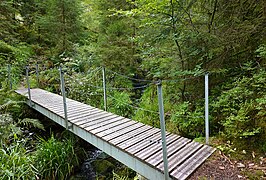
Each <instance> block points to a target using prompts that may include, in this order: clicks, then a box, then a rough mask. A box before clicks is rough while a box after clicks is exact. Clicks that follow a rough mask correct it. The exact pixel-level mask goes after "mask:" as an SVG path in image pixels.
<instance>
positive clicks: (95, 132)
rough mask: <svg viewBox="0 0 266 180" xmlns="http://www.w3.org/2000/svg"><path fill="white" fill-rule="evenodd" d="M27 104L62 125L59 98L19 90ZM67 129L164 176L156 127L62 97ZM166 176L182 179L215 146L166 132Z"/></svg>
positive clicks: (157, 179)
mask: <svg viewBox="0 0 266 180" xmlns="http://www.w3.org/2000/svg"><path fill="white" fill-rule="evenodd" d="M16 92H17V93H19V94H21V95H23V96H26V97H27V98H28V100H27V104H28V105H29V106H31V107H32V108H33V109H35V110H37V111H38V112H40V113H42V114H43V115H45V116H46V117H48V118H50V119H51V120H53V121H55V122H56V123H58V124H59V125H61V126H63V127H65V125H66V122H65V114H64V104H63V98H62V96H60V95H57V94H53V93H50V92H47V91H45V90H42V89H31V90H30V96H31V100H29V95H28V90H27V89H20V90H17V91H16ZM66 103H67V116H68V118H67V119H68V127H69V131H71V132H73V133H74V134H76V135H77V136H79V137H81V138H82V139H84V140H86V141H87V142H89V143H90V144H92V145H94V146H95V147H97V148H99V149H101V150H102V151H104V152H105V153H107V154H109V155H110V156H112V157H113V158H115V159H117V160H118V161H120V162H122V163H123V164H125V165H126V166H128V167H129V168H131V169H133V170H135V171H136V172H138V173H139V174H141V175H143V176H144V177H146V178H148V179H151V180H162V179H164V178H165V176H164V162H163V150H162V140H161V132H160V129H158V128H154V127H151V126H148V125H145V124H142V123H139V122H136V121H133V120H131V119H127V118H124V117H121V116H118V115H115V114H112V113H109V112H106V111H103V110H100V109H97V108H95V107H92V106H89V105H87V104H83V103H81V102H78V101H74V100H71V99H66ZM166 146H167V159H168V169H169V177H170V179H186V178H187V177H189V176H190V175H191V174H192V172H193V171H195V170H196V169H197V168H198V167H199V166H200V165H201V164H202V163H203V162H204V161H205V160H206V159H207V158H208V157H209V156H210V155H211V154H212V153H213V152H214V151H215V149H214V148H212V147H210V146H208V145H203V144H200V143H198V142H194V141H192V140H190V139H187V138H184V137H180V136H178V135H175V134H171V133H166Z"/></svg>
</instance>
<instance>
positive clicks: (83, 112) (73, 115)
mask: <svg viewBox="0 0 266 180" xmlns="http://www.w3.org/2000/svg"><path fill="white" fill-rule="evenodd" d="M99 112H104V111H99V110H98V109H96V108H94V109H93V108H91V109H90V108H85V109H77V110H71V111H69V113H68V114H69V117H68V118H69V119H71V121H73V122H76V120H79V119H80V118H82V117H84V116H87V115H88V114H93V113H94V114H96V113H99Z"/></svg>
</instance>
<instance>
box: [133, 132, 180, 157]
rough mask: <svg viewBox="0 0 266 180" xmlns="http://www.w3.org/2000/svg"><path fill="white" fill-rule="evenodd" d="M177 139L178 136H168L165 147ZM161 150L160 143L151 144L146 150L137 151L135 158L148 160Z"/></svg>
mask: <svg viewBox="0 0 266 180" xmlns="http://www.w3.org/2000/svg"><path fill="white" fill-rule="evenodd" d="M179 138H180V137H179V136H176V135H173V134H171V135H170V136H167V137H166V143H167V145H169V144H171V143H173V142H174V141H176V140H177V139H179ZM161 149H162V143H161V142H159V143H157V144H153V145H151V146H149V147H148V148H146V149H143V150H141V151H139V152H138V153H136V154H135V156H136V157H138V158H140V159H142V160H145V159H147V158H149V157H150V156H152V155H153V154H154V153H156V152H158V151H160V150H161Z"/></svg>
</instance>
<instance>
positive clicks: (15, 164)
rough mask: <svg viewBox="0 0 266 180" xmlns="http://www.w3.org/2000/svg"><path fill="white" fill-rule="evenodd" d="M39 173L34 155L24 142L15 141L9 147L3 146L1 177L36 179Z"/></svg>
mask: <svg viewBox="0 0 266 180" xmlns="http://www.w3.org/2000/svg"><path fill="white" fill-rule="evenodd" d="M37 174H38V173H37V169H36V168H35V167H34V166H33V161H32V156H31V155H30V154H29V153H28V152H27V150H26V149H25V144H24V142H23V143H21V142H15V143H13V144H12V145H11V146H9V147H3V146H2V147H1V149H0V176H1V179H36V177H37Z"/></svg>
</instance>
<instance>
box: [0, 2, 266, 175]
mask: <svg viewBox="0 0 266 180" xmlns="http://www.w3.org/2000/svg"><path fill="white" fill-rule="evenodd" d="M265 7H266V4H265V1H263V0H259V1H255V0H247V1H244V2H242V1H230V2H228V1H218V0H197V1H195V0H191V1H182V0H177V1H172V0H170V1H165V0H162V1H155V0H145V1H144V0H134V1H131V0H127V1H126V0H117V1H109V0H102V1H94V0H62V1H57V0H48V1H45V2H43V1H41V0H19V1H11V0H4V1H1V2H0V9H1V12H0V20H1V22H2V23H1V24H0V64H1V65H2V66H1V67H0V75H1V76H0V82H1V84H0V86H1V87H2V90H1V99H0V101H1V123H2V125H3V126H1V128H2V129H3V132H12V133H11V134H5V133H2V134H1V138H3V139H5V140H3V141H4V143H3V144H5V143H7V144H8V145H11V144H13V143H14V144H13V145H12V146H10V147H14V148H15V147H16V148H15V149H13V150H14V151H16V150H19V149H22V151H21V153H24V154H25V153H27V154H31V153H29V152H28V151H27V150H25V151H24V150H23V149H25V147H27V146H26V144H28V141H27V142H25V146H24V145H23V144H21V143H20V144H19V145H18V146H17V145H16V142H18V141H19V142H20V141H21V140H22V139H24V138H25V137H24V136H23V132H21V133H19V132H20V131H19V129H20V128H18V125H19V124H20V125H22V127H24V126H27V124H28V123H25V122H26V120H24V119H23V120H19V114H20V113H21V112H19V111H21V110H19V108H17V103H20V101H16V102H13V101H9V100H7V99H6V98H3V97H12V98H13V96H14V95H13V94H12V93H10V92H8V93H7V89H8V86H9V82H8V71H7V65H8V64H10V65H11V79H12V82H13V84H14V88H16V87H19V86H21V85H25V65H28V64H29V65H30V69H31V73H30V76H31V78H30V81H31V86H32V87H37V85H38V83H37V81H36V75H35V72H34V69H35V64H36V63H38V64H39V67H40V75H39V87H40V88H44V89H47V90H49V91H52V92H60V90H59V73H58V70H57V67H58V66H59V64H60V63H62V64H63V65H64V68H65V72H66V76H65V77H66V90H67V94H68V97H70V98H73V99H76V100H78V101H82V102H85V103H88V104H90V105H93V106H96V107H100V108H103V98H102V93H103V92H102V88H101V86H102V79H101V78H102V74H101V69H98V68H99V67H105V68H106V79H107V88H109V89H108V93H107V94H108V107H109V111H111V112H114V113H116V114H119V115H122V116H126V117H130V118H132V119H135V120H138V121H141V122H143V123H146V124H149V125H152V126H155V127H159V118H158V114H157V112H158V105H157V104H158V103H157V91H156V86H155V85H153V84H149V81H156V80H158V79H165V80H174V81H165V82H163V91H164V103H165V119H166V126H167V130H168V131H171V132H174V133H177V134H181V135H182V136H186V137H189V138H197V139H202V137H204V119H203V117H202V116H203V115H204V81H203V76H202V75H203V74H205V73H206V72H209V75H210V76H209V77H210V130H211V136H212V137H213V138H212V139H213V141H212V143H214V145H215V146H217V147H218V148H219V149H221V150H222V151H224V152H227V153H229V154H230V153H231V154H232V155H233V154H234V155H237V154H238V153H239V152H241V151H243V150H245V151H247V152H248V153H249V154H251V153H252V152H253V151H254V152H256V153H258V154H262V156H264V153H265V152H266V119H265V118H266V100H265V99H266V94H265V92H266V83H265V82H266V76H265V75H266V69H265V68H266V66H265V63H266V35H265V32H266V9H265ZM121 75H122V76H121ZM123 75H126V76H123ZM137 79H141V80H137ZM143 80H148V81H143ZM21 82H22V83H21ZM139 87H143V88H139ZM5 93H7V94H5ZM147 110H148V111H147ZM22 111H23V110H22ZM6 112H9V113H6ZM10 113H11V114H12V116H11V115H10ZM6 114H7V115H6ZM28 120H29V119H28ZM35 123H36V121H35ZM2 129H1V132H2ZM17 131H18V132H17ZM18 134H22V135H18ZM4 136H5V137H4ZM51 143H52V142H51ZM58 143H59V144H58V146H61V145H62V146H63V145H66V144H68V143H70V142H68V143H66V144H64V141H63V142H58ZM8 147H9V146H8ZM8 147H2V148H6V149H5V151H3V152H1V153H4V154H5V155H3V157H6V158H7V157H9V156H11V155H12V151H11V150H8V149H7V148H8ZM40 147H41V146H38V148H40ZM36 148H37V147H36ZM70 149H71V148H70ZM36 152H37V150H36ZM13 154H15V155H17V154H16V153H13ZM14 158H15V157H14ZM74 159H75V158H74ZM21 161H24V162H25V164H27V162H30V161H34V158H29V159H27V158H26V159H21ZM75 163H76V162H73V165H74V164H75ZM33 164H34V163H33ZM7 167H8V166H7ZM7 167H6V169H8V168H7ZM23 168H25V169H27V170H29V171H32V173H35V172H36V170H37V169H36V167H35V166H34V167H32V166H28V167H26V166H25V167H23ZM69 169H71V168H69ZM1 172H2V171H1ZM5 173H7V174H8V173H9V172H8V171H6V172H5ZM9 174H11V175H12V173H9Z"/></svg>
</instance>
